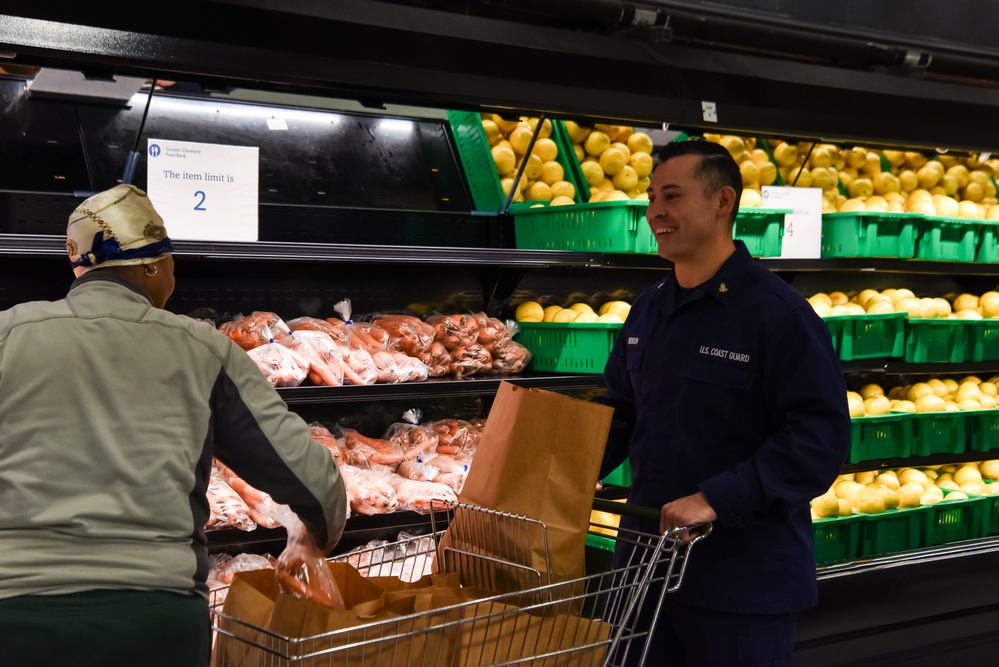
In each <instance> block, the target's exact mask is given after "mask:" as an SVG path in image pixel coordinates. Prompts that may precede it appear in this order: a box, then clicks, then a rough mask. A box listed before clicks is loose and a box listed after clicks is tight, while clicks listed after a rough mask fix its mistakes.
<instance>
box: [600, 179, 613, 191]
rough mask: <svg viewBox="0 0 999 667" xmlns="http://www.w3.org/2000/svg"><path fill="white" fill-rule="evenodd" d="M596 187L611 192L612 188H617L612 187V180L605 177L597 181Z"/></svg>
mask: <svg viewBox="0 0 999 667" xmlns="http://www.w3.org/2000/svg"><path fill="white" fill-rule="evenodd" d="M597 189H598V190H604V191H606V192H611V191H612V190H616V189H617V188H615V187H614V181H612V180H611V179H609V178H606V177H605V178H604V180H602V181H600V182H599V183H597Z"/></svg>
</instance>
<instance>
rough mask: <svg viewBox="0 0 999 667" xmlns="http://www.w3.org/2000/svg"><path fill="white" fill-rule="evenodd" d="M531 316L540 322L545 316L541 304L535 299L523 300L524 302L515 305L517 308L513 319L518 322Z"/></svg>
mask: <svg viewBox="0 0 999 667" xmlns="http://www.w3.org/2000/svg"><path fill="white" fill-rule="evenodd" d="M528 317H530V318H533V319H535V320H536V321H538V322H540V321H541V320H543V319H544V317H545V309H544V308H542V307H541V304H540V303H538V302H537V301H525V302H524V303H522V304H520V305H519V306H517V310H516V312H515V313H514V315H513V319H515V320H517V321H518V322H523V321H525V319H524V318H528Z"/></svg>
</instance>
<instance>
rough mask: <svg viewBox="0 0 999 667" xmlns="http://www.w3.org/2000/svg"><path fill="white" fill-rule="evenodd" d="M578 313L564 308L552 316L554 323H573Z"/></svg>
mask: <svg viewBox="0 0 999 667" xmlns="http://www.w3.org/2000/svg"><path fill="white" fill-rule="evenodd" d="M578 314H579V313H577V312H576V311H575V310H573V309H572V308H563V309H562V310H560V311H558V312H557V313H555V314H554V315H552V322H572V321H573V320H575V319H576V316H577V315H578Z"/></svg>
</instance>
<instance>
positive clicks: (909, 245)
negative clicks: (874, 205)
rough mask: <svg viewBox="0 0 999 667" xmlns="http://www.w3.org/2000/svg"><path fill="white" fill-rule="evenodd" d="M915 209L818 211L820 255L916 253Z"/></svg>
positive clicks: (908, 256)
mask: <svg viewBox="0 0 999 667" xmlns="http://www.w3.org/2000/svg"><path fill="white" fill-rule="evenodd" d="M922 217H923V216H922V215H920V214H918V213H879V212H876V211H855V212H850V213H825V214H823V215H822V256H823V257H898V258H900V259H911V258H913V257H914V256H915V255H916V235H917V233H918V221H919V219H920V218H922Z"/></svg>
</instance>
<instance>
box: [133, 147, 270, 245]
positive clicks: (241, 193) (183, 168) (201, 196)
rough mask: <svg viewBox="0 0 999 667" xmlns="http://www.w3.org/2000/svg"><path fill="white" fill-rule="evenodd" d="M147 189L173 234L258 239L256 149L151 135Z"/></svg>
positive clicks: (191, 237)
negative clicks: (155, 137) (175, 139)
mask: <svg viewBox="0 0 999 667" xmlns="http://www.w3.org/2000/svg"><path fill="white" fill-rule="evenodd" d="M146 153H147V158H148V159H147V162H146V164H147V165H148V168H147V179H146V180H147V183H146V192H147V193H148V194H149V199H150V200H151V201H152V202H153V205H154V206H155V207H156V210H157V211H159V214H160V215H161V216H163V222H164V223H165V224H166V228H167V234H169V236H170V238H172V239H184V240H188V241H256V240H257V199H258V183H259V164H258V161H259V149H258V148H257V147H256V146H226V145H222V144H202V143H195V142H190V141H172V140H169V139H150V140H149V144H148V147H147V150H146Z"/></svg>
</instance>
